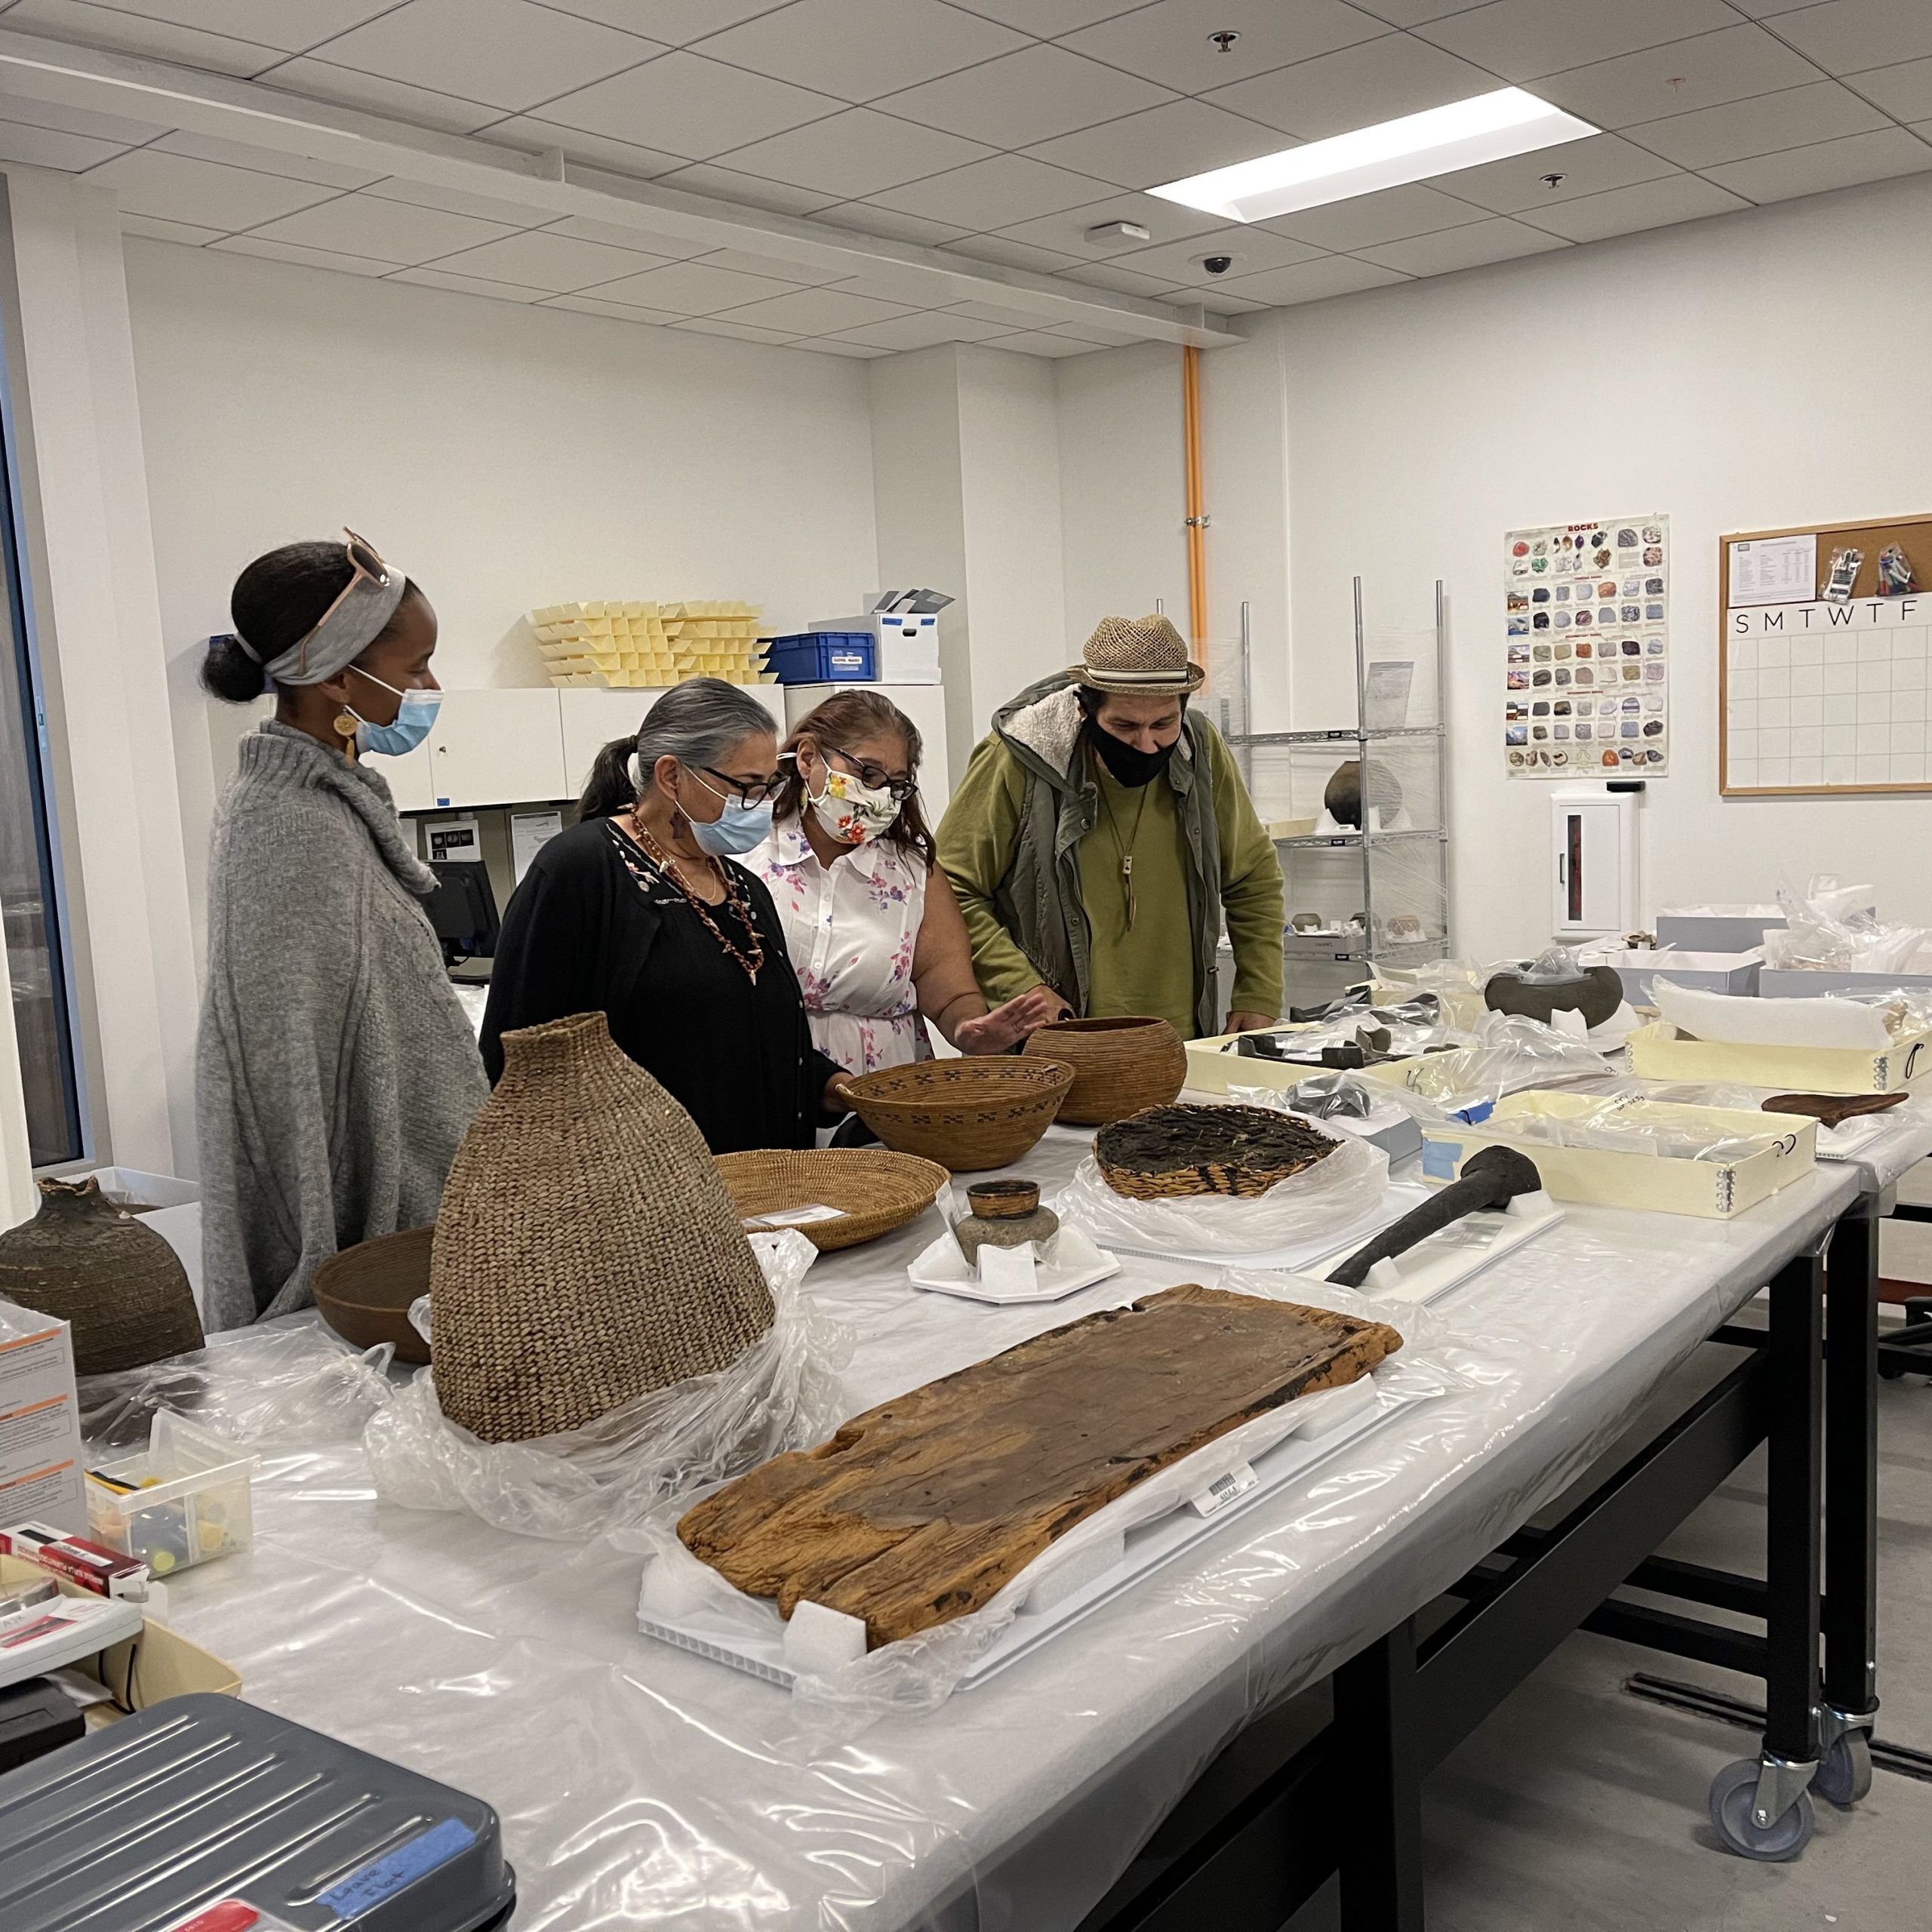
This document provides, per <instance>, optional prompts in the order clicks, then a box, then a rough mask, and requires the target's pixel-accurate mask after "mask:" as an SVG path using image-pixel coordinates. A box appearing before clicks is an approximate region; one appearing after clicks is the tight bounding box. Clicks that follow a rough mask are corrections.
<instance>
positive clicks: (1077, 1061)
mask: <svg viewBox="0 0 1932 1932" xmlns="http://www.w3.org/2000/svg"><path fill="white" fill-rule="evenodd" d="M1023 1051H1024V1052H1025V1053H1027V1054H1039V1055H1041V1056H1042V1057H1044V1058H1045V1059H1048V1060H1064V1061H1065V1062H1066V1063H1067V1065H1068V1066H1070V1067H1072V1069H1073V1084H1072V1086H1071V1087H1069V1088H1068V1089H1067V1094H1066V1099H1065V1100H1063V1101H1061V1103H1060V1118H1061V1119H1062V1120H1063V1121H1067V1122H1068V1123H1069V1124H1070V1125H1072V1126H1075V1127H1104V1126H1106V1124H1107V1123H1108V1122H1109V1121H1115V1120H1124V1119H1126V1118H1127V1117H1128V1115H1129V1114H1137V1113H1139V1112H1140V1110H1141V1109H1143V1107H1164V1106H1166V1105H1167V1104H1168V1102H1169V1101H1170V1100H1172V1099H1173V1098H1174V1096H1175V1095H1176V1094H1178V1093H1179V1092H1180V1090H1181V1089H1182V1088H1183V1087H1184V1086H1185V1085H1186V1084H1187V1049H1186V1048H1185V1047H1184V1046H1183V1045H1182V1044H1181V1039H1180V1035H1179V1034H1178V1033H1177V1032H1175V1031H1174V1029H1173V1028H1172V1027H1171V1026H1169V1025H1168V1023H1167V1022H1166V1021H1165V1020H1156V1019H1155V1018H1153V1017H1152V1016H1151V1015H1148V1014H1135V1015H1131V1016H1129V1017H1124V1018H1121V1019H1116V1020H1060V1021H1057V1022H1056V1023H1054V1025H1052V1026H1042V1027H1041V1028H1040V1029H1038V1031H1037V1032H1034V1033H1032V1034H1030V1035H1028V1037H1027V1041H1026V1047H1025V1048H1024V1049H1023Z"/></svg>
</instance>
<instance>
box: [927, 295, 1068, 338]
mask: <svg viewBox="0 0 1932 1932" xmlns="http://www.w3.org/2000/svg"><path fill="white" fill-rule="evenodd" d="M946 313H947V314H948V315H964V316H967V317H968V318H971V320H972V321H976V322H991V323H996V324H997V325H998V327H999V328H1000V329H1001V331H1007V332H1010V331H1012V330H1014V329H1037V328H1044V327H1045V325H1046V323H1047V320H1048V318H1047V314H1046V312H1045V310H1044V309H1019V308H1014V309H1008V308H1004V307H1002V306H1001V305H1000V304H999V303H997V302H955V303H954V304H953V305H952V307H951V308H950V309H947V310H946Z"/></svg>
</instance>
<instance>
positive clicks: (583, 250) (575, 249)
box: [435, 229, 668, 295]
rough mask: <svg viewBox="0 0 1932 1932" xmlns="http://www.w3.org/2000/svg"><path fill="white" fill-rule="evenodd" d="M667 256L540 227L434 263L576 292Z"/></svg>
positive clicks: (638, 271) (454, 272)
mask: <svg viewBox="0 0 1932 1932" xmlns="http://www.w3.org/2000/svg"><path fill="white" fill-rule="evenodd" d="M667 259H668V258H667V257H664V256H663V255H647V254H643V253H641V252H640V251H638V250H635V249H631V248H603V247H601V246H600V245H598V243H596V242H580V241H577V240H576V239H574V238H573V237H571V236H570V235H557V234H552V233H549V232H546V231H544V230H542V229H539V230H537V231H536V232H534V233H531V234H527V235H505V236H504V237H503V239H502V240H500V241H498V242H485V243H484V244H483V245H482V246H481V248H467V249H464V250H463V251H461V252H460V253H459V254H454V255H443V256H440V257H438V258H437V260H436V263H435V266H437V267H438V268H439V269H447V270H448V272H450V273H451V274H452V275H481V277H482V278H484V279H485V281H514V282H517V283H518V284H520V285H521V286H523V287H524V288H541V289H546V290H547V291H549V292H550V293H551V294H556V295H574V294H576V293H577V291H578V290H580V289H583V288H595V286H596V285H597V284H598V283H599V282H602V281H617V280H618V279H620V278H621V277H623V276H624V275H641V274H642V273H643V272H645V270H646V269H661V268H663V266H665V265H666V260H667Z"/></svg>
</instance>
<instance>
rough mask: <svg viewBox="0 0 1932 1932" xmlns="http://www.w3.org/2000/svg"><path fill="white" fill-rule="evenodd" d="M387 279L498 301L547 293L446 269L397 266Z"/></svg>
mask: <svg viewBox="0 0 1932 1932" xmlns="http://www.w3.org/2000/svg"><path fill="white" fill-rule="evenodd" d="M386 279H387V280H388V281H407V282H413V283H414V284H415V285H416V286H417V287H418V288H447V289H448V290H449V291H451V293H452V294H457V295H487V296H488V297H490V299H491V300H492V301H495V302H523V303H531V302H540V301H542V300H543V297H544V295H545V294H546V291H544V290H543V289H541V288H516V287H515V286H514V285H512V284H511V283H509V282H507V281H483V280H481V278H478V276H475V275H452V274H451V273H450V272H448V270H447V269H397V270H396V271H395V272H394V273H393V274H392V275H389V276H387V277H386Z"/></svg>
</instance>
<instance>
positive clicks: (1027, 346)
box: [980, 329, 1100, 361]
mask: <svg viewBox="0 0 1932 1932" xmlns="http://www.w3.org/2000/svg"><path fill="white" fill-rule="evenodd" d="M980 346H981V347H982V348H985V349H1005V350H1006V351H1007V352H1008V353H1009V354H1010V355H1048V356H1051V357H1052V358H1054V359H1055V360H1056V361H1060V360H1063V359H1064V358H1066V357H1067V356H1069V355H1098V354H1099V353H1100V351H1099V350H1098V349H1096V348H1095V346H1094V344H1093V343H1091V342H1076V341H1075V340H1074V339H1073V338H1072V337H1071V336H1067V335H1053V334H1049V333H1048V331H1046V330H1044V329H1035V330H1034V331H1032V332H1030V333H1028V334H1016V335H1001V336H995V337H993V338H992V340H990V341H989V342H986V343H982V344H981V345H980Z"/></svg>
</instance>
